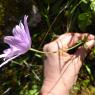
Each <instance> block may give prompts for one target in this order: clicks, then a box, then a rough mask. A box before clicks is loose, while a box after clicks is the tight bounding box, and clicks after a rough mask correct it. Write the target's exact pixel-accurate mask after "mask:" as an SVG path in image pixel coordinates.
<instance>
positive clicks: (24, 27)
mask: <svg viewBox="0 0 95 95" xmlns="http://www.w3.org/2000/svg"><path fill="white" fill-rule="evenodd" d="M27 18H28V16H26V15H25V16H24V24H23V23H22V22H20V23H19V25H16V26H15V27H14V28H13V30H12V33H13V36H6V37H4V42H5V43H7V44H8V45H9V46H10V47H9V48H8V49H6V50H4V54H1V55H0V58H4V61H5V62H3V63H2V64H1V65H0V67H2V66H3V65H5V64H6V63H8V62H9V61H11V60H12V59H14V58H16V57H18V56H19V55H22V54H24V53H26V52H27V51H28V50H29V49H30V48H31V37H30V34H29V29H28V24H27Z"/></svg>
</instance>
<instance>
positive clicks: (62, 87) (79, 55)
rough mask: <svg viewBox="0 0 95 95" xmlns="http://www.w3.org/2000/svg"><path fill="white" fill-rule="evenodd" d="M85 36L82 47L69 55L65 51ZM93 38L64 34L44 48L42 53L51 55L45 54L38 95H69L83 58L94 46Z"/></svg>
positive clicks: (90, 36)
mask: <svg viewBox="0 0 95 95" xmlns="http://www.w3.org/2000/svg"><path fill="white" fill-rule="evenodd" d="M85 36H86V37H87V41H86V43H85V44H84V46H80V47H78V49H77V50H76V51H75V52H74V53H73V54H69V53H68V52H67V49H68V48H70V47H72V46H73V45H75V43H77V42H78V41H79V40H82V39H84V37H85ZM94 38H95V37H94V36H93V35H91V34H86V33H84V34H80V33H65V34H63V35H61V36H60V37H59V38H58V39H56V40H54V41H53V42H50V43H48V44H46V45H45V46H44V48H43V51H44V52H51V53H45V58H44V81H43V85H42V88H41V91H40V92H41V93H40V95H69V91H70V89H71V88H72V86H73V85H74V84H75V82H76V80H77V77H78V73H79V71H80V68H81V66H82V64H83V61H84V59H85V57H86V56H87V54H88V53H89V52H90V51H91V49H92V47H93V46H94V44H95V40H94ZM54 52H56V53H54Z"/></svg>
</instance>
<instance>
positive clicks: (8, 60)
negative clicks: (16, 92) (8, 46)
mask: <svg viewBox="0 0 95 95" xmlns="http://www.w3.org/2000/svg"><path fill="white" fill-rule="evenodd" d="M18 56H19V55H16V56H14V57H12V58H10V59H7V60H6V61H5V62H3V63H2V64H0V68H1V67H2V66H4V65H5V64H7V63H8V62H10V61H11V60H13V59H15V58H16V57H18Z"/></svg>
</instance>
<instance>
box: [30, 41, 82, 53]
mask: <svg viewBox="0 0 95 95" xmlns="http://www.w3.org/2000/svg"><path fill="white" fill-rule="evenodd" d="M83 44H84V41H82V40H80V41H78V43H77V44H75V45H74V46H72V47H70V48H68V49H66V51H70V50H73V49H76V48H77V47H79V46H81V45H83ZM30 50H31V51H33V52H36V53H41V54H45V53H57V52H58V51H60V50H62V49H60V50H58V51H53V52H44V51H39V50H37V49H34V48H30Z"/></svg>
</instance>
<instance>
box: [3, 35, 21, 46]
mask: <svg viewBox="0 0 95 95" xmlns="http://www.w3.org/2000/svg"><path fill="white" fill-rule="evenodd" d="M4 42H5V43H7V44H8V45H10V46H11V45H17V44H18V43H21V41H20V40H19V39H15V37H13V36H6V37H4Z"/></svg>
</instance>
